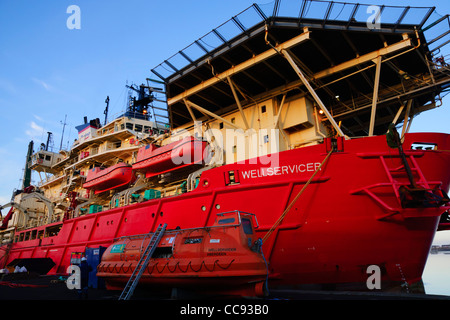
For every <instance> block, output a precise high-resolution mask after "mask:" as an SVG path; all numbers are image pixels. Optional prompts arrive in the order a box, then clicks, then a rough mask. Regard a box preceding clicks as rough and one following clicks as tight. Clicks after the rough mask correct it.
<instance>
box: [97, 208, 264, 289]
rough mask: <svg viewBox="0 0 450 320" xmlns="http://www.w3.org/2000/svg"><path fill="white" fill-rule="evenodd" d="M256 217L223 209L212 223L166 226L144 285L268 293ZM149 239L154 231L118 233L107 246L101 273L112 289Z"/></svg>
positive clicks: (142, 281) (132, 266)
mask: <svg viewBox="0 0 450 320" xmlns="http://www.w3.org/2000/svg"><path fill="white" fill-rule="evenodd" d="M254 219H255V221H256V218H255V217H254V215H252V214H249V213H243V212H239V211H232V212H227V213H221V214H218V217H217V219H216V221H215V223H214V224H213V225H212V226H210V227H205V228H192V229H175V230H169V231H165V232H164V234H163V236H162V238H161V241H160V242H159V244H158V245H157V247H156V250H155V252H154V253H153V256H152V257H151V259H150V260H149V263H148V265H147V267H146V268H145V269H144V272H143V274H142V277H141V278H140V281H139V286H144V285H145V286H147V287H150V288H151V287H153V288H155V289H158V290H163V289H167V291H169V290H170V289H172V288H178V289H184V290H188V291H192V292H196V293H203V294H204V293H206V294H213V293H214V294H221V295H232V296H262V295H264V285H265V281H266V279H267V272H268V270H267V264H266V261H265V259H264V256H263V254H262V251H261V245H260V244H261V239H258V238H257V237H256V235H255V232H254V225H253V220H254ZM150 238H151V234H150V235H148V234H147V235H142V236H132V237H123V238H119V239H118V240H117V241H116V242H114V243H113V244H112V245H110V246H109V247H108V248H107V249H106V250H105V253H104V254H103V256H102V260H101V262H100V264H99V265H98V266H97V276H98V277H102V278H104V280H105V284H106V288H107V289H109V290H122V289H123V288H124V287H125V285H126V284H127V281H128V280H129V278H130V276H131V275H132V273H133V270H134V269H135V268H136V265H137V264H138V262H139V259H140V257H141V254H142V253H143V252H144V250H145V249H146V248H147V245H148V243H149V241H150ZM158 292H159V291H158Z"/></svg>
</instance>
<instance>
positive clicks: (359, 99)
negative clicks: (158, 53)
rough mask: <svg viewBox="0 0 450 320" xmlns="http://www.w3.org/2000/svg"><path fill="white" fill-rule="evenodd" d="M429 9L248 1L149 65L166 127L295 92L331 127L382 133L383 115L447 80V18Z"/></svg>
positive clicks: (418, 100) (427, 98)
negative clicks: (163, 100) (160, 88)
mask: <svg viewBox="0 0 450 320" xmlns="http://www.w3.org/2000/svg"><path fill="white" fill-rule="evenodd" d="M434 10H435V8H434V7H410V6H405V7H400V6H384V5H379V6H371V5H365V4H354V3H351V4H350V3H344V2H326V1H316V0H303V1H279V0H276V1H274V2H272V3H270V4H266V5H257V4H254V5H252V6H251V7H249V8H247V9H246V10H244V11H242V12H241V13H239V14H238V15H236V16H234V17H232V18H231V19H230V20H228V21H227V22H225V23H223V24H222V25H220V26H219V27H217V28H216V29H214V30H212V31H211V32H209V33H208V34H206V35H205V36H204V37H202V38H200V39H198V40H196V41H194V42H193V43H192V44H191V45H189V46H188V47H186V48H184V49H183V50H181V51H179V52H178V53H176V54H175V55H173V56H172V57H170V58H169V59H167V60H165V61H163V62H162V63H161V64H159V65H158V66H157V67H155V68H154V69H152V72H153V73H154V74H156V75H157V76H158V77H159V78H160V79H161V80H162V81H164V83H165V86H166V96H167V104H168V108H169V116H170V121H171V126H172V128H176V127H178V126H183V125H186V124H188V123H190V122H192V121H193V120H194V119H196V120H201V119H211V117H214V118H217V119H222V118H221V116H222V115H225V114H227V113H229V112H231V111H235V112H237V111H238V110H240V111H241V114H243V112H242V110H243V109H245V108H246V107H248V106H250V105H254V104H255V103H258V101H262V100H263V99H268V98H276V99H277V100H278V101H279V102H280V104H282V101H283V100H284V99H285V98H286V99H288V98H289V97H290V96H294V95H301V94H304V95H305V96H307V97H309V99H310V100H311V101H313V102H314V105H315V107H316V108H317V110H319V111H320V113H323V114H324V118H323V119H324V120H323V122H324V124H326V125H327V126H328V127H329V128H331V127H333V130H334V131H335V132H336V133H337V134H340V135H347V136H350V137H351V136H365V135H376V134H384V133H386V131H387V128H388V126H389V124H390V123H396V124H397V123H400V122H401V121H402V120H406V121H405V123H406V122H407V120H408V118H410V119H412V117H413V116H414V115H416V114H418V113H420V112H422V111H425V110H427V109H430V108H434V107H436V106H437V104H438V103H437V101H438V100H439V94H440V93H441V92H442V91H443V90H445V89H446V88H447V87H448V85H449V82H450V77H449V75H450V73H449V70H448V68H447V64H446V62H445V60H444V59H443V58H441V56H442V55H443V54H442V52H443V50H444V47H445V44H447V43H448V42H449V40H448V39H447V35H448V34H449V31H448V29H449V21H448V16H445V17H442V18H440V19H439V17H438V16H437V15H436V14H435V13H434ZM436 30H437V31H436ZM432 31H433V32H435V33H434V34H433V33H432ZM427 32H431V37H430V36H428V35H426V33H427ZM436 32H437V33H436ZM427 37H429V38H427ZM444 58H445V57H444ZM319 108H320V109H319ZM333 130H332V131H333Z"/></svg>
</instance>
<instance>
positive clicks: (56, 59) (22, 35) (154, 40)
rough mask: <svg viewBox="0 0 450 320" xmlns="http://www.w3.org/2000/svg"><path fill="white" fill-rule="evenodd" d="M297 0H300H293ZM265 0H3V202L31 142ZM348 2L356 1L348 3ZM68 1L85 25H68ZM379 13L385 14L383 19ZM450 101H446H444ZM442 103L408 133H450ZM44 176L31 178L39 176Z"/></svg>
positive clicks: (93, 112)
mask: <svg viewBox="0 0 450 320" xmlns="http://www.w3.org/2000/svg"><path fill="white" fill-rule="evenodd" d="M289 1H294V0H289ZM253 2H257V3H259V4H262V5H265V4H266V5H269V4H271V3H273V2H272V1H268V0H262V1H261V2H258V1H257V0H195V1H194V0H192V1H185V0H184V1H179V0H176V1H175V0H166V1H154V0H147V1H145V0H128V1H105V0H97V1H93V0H69V1H68V0H58V1H55V0H39V1H31V0H0V110H1V113H0V114H1V120H2V121H1V122H2V126H0V177H1V179H2V180H1V183H0V204H5V203H7V202H9V200H10V197H11V193H12V190H13V189H14V188H20V186H21V181H20V180H21V178H22V172H23V171H22V170H23V167H24V162H25V155H26V151H27V146H28V143H29V141H30V140H34V142H35V149H36V148H37V147H38V145H39V144H40V143H41V142H45V141H46V137H47V131H51V132H53V135H54V136H53V138H54V147H55V148H56V149H59V146H60V143H61V133H62V128H63V126H62V122H63V121H64V119H65V116H66V115H67V121H66V122H67V126H66V127H65V134H64V140H63V147H67V146H68V145H69V146H70V145H71V144H72V142H73V140H74V138H75V137H76V130H75V126H76V125H79V124H81V123H82V122H83V117H84V116H87V117H88V118H89V119H92V118H96V117H99V118H100V119H101V120H102V121H103V118H104V115H103V111H104V108H105V102H104V101H105V98H106V96H108V95H109V97H110V99H111V101H110V115H113V114H116V113H119V112H120V111H122V110H123V108H124V106H125V99H126V90H125V84H126V82H127V81H128V83H129V84H131V83H136V84H140V83H141V82H143V81H145V79H146V78H147V77H151V78H155V76H154V75H153V74H152V73H151V72H150V69H151V68H153V67H155V66H157V65H158V64H159V63H160V62H162V61H163V60H165V59H167V58H169V57H170V56H172V55H173V54H175V53H176V52H177V51H179V50H181V49H183V48H185V47H186V46H187V45H189V44H191V43H192V42H193V41H194V40H197V39H198V38H200V37H201V36H203V35H205V34H206V33H208V32H209V31H210V30H211V29H213V28H216V27H218V26H219V25H220V24H222V23H223V22H225V21H227V20H228V19H230V18H231V17H232V16H234V15H236V14H238V13H239V12H241V11H242V10H244V9H246V8H247V7H249V6H250V5H251V4H252V3H253ZM346 2H356V1H353V0H346ZM361 2H362V3H368V4H377V5H381V4H385V5H405V6H406V5H410V6H436V11H437V13H435V14H433V15H432V16H431V17H430V19H429V22H432V21H434V20H436V19H438V18H439V17H440V16H442V15H445V14H447V13H450V1H447V0H436V1H427V2H425V1H419V0H408V1H403V0H398V1H393V0H386V1H382V2H377V1H361ZM70 5H77V6H79V8H80V10H81V29H79V30H70V29H68V28H67V25H66V21H67V19H68V18H69V17H70V14H68V13H66V10H67V8H68V7H69V6H70ZM382 18H383V17H382ZM448 103H450V101H448V102H447V104H448ZM448 108H449V107H448V106H446V104H445V99H444V105H443V106H442V107H440V108H439V109H437V110H433V111H430V112H428V113H424V114H423V115H421V116H420V117H418V118H417V119H415V120H414V121H413V125H412V131H440V132H446V133H450V129H449V125H448V124H449V123H450V116H449V115H450V112H449V110H448ZM37 179H38V177H37V176H36V175H34V180H35V182H37V181H36V180H37Z"/></svg>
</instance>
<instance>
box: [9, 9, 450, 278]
mask: <svg viewBox="0 0 450 320" xmlns="http://www.w3.org/2000/svg"><path fill="white" fill-rule="evenodd" d="M369 9H370V10H372V11H370V10H369ZM433 10H434V8H425V7H423V8H414V7H389V6H369V5H362V4H348V3H341V2H324V1H310V0H305V1H299V2H288V1H286V2H284V1H275V2H274V5H273V7H271V10H269V11H268V10H267V7H262V6H258V5H256V4H254V5H253V6H251V7H249V8H248V9H246V10H244V11H243V12H241V13H240V14H239V15H237V16H235V17H233V18H232V19H230V20H229V21H227V22H226V23H224V24H222V25H221V26H220V27H218V28H216V29H214V30H213V31H211V32H210V33H208V34H207V35H206V36H204V37H202V38H200V39H198V40H197V41H195V42H194V43H193V44H192V45H190V46H188V47H187V48H185V49H183V50H181V51H179V52H178V53H177V54H176V55H174V56H172V57H171V58H169V59H167V60H166V61H164V62H162V63H161V64H160V65H158V66H157V67H155V68H154V69H152V72H153V74H154V75H156V76H157V77H159V80H158V81H161V82H162V83H164V90H162V89H158V88H154V87H152V86H150V85H149V84H148V83H147V85H141V86H139V87H137V86H136V87H133V86H132V87H130V89H132V90H134V91H136V92H137V93H138V97H137V98H135V99H130V101H129V107H130V108H129V109H127V111H126V112H125V113H124V114H123V115H121V116H119V117H117V118H116V119H114V120H112V121H110V122H109V123H105V124H104V125H102V124H101V123H100V120H99V119H94V120H92V121H88V120H87V119H85V121H84V123H83V124H81V125H80V126H78V127H77V129H78V139H77V141H75V143H74V144H73V146H72V148H71V149H70V150H69V151H60V152H59V153H53V152H50V151H48V150H45V148H42V150H39V151H37V152H35V153H34V154H33V155H32V156H31V160H30V162H29V168H30V169H31V170H35V171H37V172H39V173H40V175H41V182H40V183H39V185H38V186H36V187H32V186H30V187H27V188H24V190H23V192H21V193H20V194H17V195H16V196H15V198H14V200H13V201H12V202H11V203H10V204H8V205H5V206H3V207H7V206H10V207H11V208H12V209H11V211H10V214H9V215H8V219H6V217H5V218H4V219H3V224H2V228H3V230H2V231H1V235H0V239H2V243H4V244H5V245H6V246H5V247H4V252H5V253H6V254H5V255H4V256H3V261H2V262H3V263H4V264H5V265H6V264H7V262H9V261H12V260H14V259H19V258H23V257H27V258H33V257H50V258H52V260H53V261H54V262H55V267H54V268H53V269H52V270H51V272H53V273H64V272H65V269H66V268H67V266H68V264H69V263H70V254H71V253H72V252H78V251H84V248H86V247H98V246H106V247H108V246H109V245H110V244H112V243H113V241H114V239H115V238H117V237H121V236H131V235H135V234H142V233H148V232H150V231H152V230H155V228H156V226H157V225H158V224H160V223H163V222H165V223H167V224H168V228H169V229H175V228H177V227H181V228H199V227H207V226H208V225H211V224H212V223H213V222H214V220H215V216H216V215H217V214H219V213H220V212H228V211H234V210H242V211H246V212H252V213H254V214H255V215H256V217H257V218H258V221H259V222H260V228H259V229H257V230H256V232H257V233H258V234H259V235H260V237H261V238H263V240H264V245H263V251H264V253H265V255H266V257H267V258H268V260H269V282H270V283H272V285H276V286H287V285H293V286H297V285H302V284H318V283H319V284H329V283H333V284H336V283H365V279H366V278H367V274H366V273H365V268H366V267H367V266H368V265H379V266H380V268H382V270H383V280H384V281H386V282H406V283H412V282H416V281H418V280H420V277H421V273H422V271H423V266H424V264H425V261H426V254H427V253H428V251H429V247H430V245H431V241H432V238H433V236H434V233H435V231H436V229H437V227H438V223H439V219H440V217H441V216H443V215H445V214H446V210H447V209H448V208H449V207H448V197H447V195H446V194H447V193H448V191H449V182H450V172H449V170H448V164H449V161H450V153H449V151H448V150H450V138H449V136H448V135H444V134H412V133H408V130H409V127H410V125H411V122H412V119H413V117H414V116H415V115H418V114H419V113H421V112H424V111H426V110H429V109H432V108H435V107H438V106H439V102H440V96H439V95H440V93H441V92H443V91H445V90H446V89H447V87H448V85H449V83H450V70H449V69H448V66H447V64H446V62H445V59H444V58H443V57H441V56H440V55H439V52H440V51H439V50H443V48H444V47H445V44H446V43H447V42H448V41H447V42H445V35H446V34H448V32H447V30H445V31H444V32H442V33H439V34H438V35H437V36H436V37H435V38H432V39H427V38H426V37H425V34H424V32H425V31H427V30H430V29H431V28H435V27H436V26H439V25H440V23H442V22H443V23H446V22H448V16H446V17H444V18H442V19H440V20H438V21H435V22H434V23H433V24H431V25H430V28H427V27H425V23H426V21H427V20H428V18H429V17H430V15H431V14H432V12H433ZM368 12H373V13H374V16H373V19H369V15H368ZM380 16H381V17H388V18H385V19H382V20H381V22H380V21H379V20H377V19H378V18H379V17H380ZM446 19H447V20H446ZM378 22H380V23H378ZM443 38H444V41H443V42H439V41H442V39H443ZM168 70H169V72H167V71H168ZM155 83H157V82H155ZM156 94H160V95H163V96H164V97H163V98H160V99H157V98H156V97H155V95H156ZM157 100H163V101H165V102H166V103H167V105H166V107H161V106H158V107H157V106H155V105H154V104H153V102H154V101H157ZM150 111H152V112H150ZM161 112H162V113H161ZM149 114H152V117H151V118H150V117H149ZM163 119H165V120H163ZM402 122H403V126H402V127H401V129H400V124H401V123H402ZM396 126H397V127H399V131H400V133H399V135H398V136H397V131H396V130H395V127H396ZM3 207H2V208H3ZM442 225H444V224H442ZM393 243H395V245H393Z"/></svg>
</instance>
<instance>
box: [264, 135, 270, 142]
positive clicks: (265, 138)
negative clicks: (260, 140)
mask: <svg viewBox="0 0 450 320" xmlns="http://www.w3.org/2000/svg"><path fill="white" fill-rule="evenodd" d="M268 142H269V135H265V136H264V143H268Z"/></svg>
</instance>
